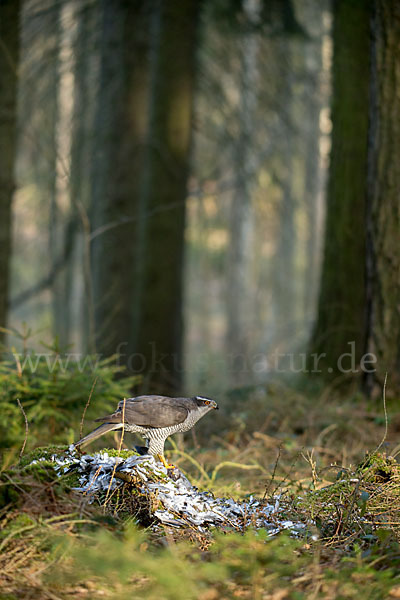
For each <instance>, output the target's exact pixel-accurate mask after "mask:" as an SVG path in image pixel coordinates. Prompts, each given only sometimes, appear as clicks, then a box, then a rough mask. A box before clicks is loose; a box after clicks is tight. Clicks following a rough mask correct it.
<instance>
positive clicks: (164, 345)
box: [136, 0, 200, 393]
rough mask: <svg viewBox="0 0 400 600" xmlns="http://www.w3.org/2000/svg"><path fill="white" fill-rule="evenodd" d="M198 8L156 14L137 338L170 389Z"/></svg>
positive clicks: (161, 9)
mask: <svg viewBox="0 0 400 600" xmlns="http://www.w3.org/2000/svg"><path fill="white" fill-rule="evenodd" d="M199 8H200V0H160V1H159V2H157V11H156V12H155V18H154V22H153V42H154V47H153V51H152V82H151V109H150V111H151V115H150V127H149V136H148V154H147V157H146V160H147V165H146V173H145V181H144V186H143V206H142V211H141V215H142V218H141V226H142V227H145V235H144V237H143V245H142V248H141V250H140V255H139V256H140V257H141V258H140V260H141V262H142V271H141V273H140V278H139V294H140V296H139V300H140V305H139V319H137V321H136V323H137V336H136V339H137V350H138V352H140V360H141V362H142V367H145V368H146V370H147V373H148V378H149V381H150V382H151V383H150V385H151V386H152V387H153V388H154V389H155V388H156V387H157V386H162V388H161V389H162V390H164V391H168V390H169V391H170V392H171V393H173V392H174V390H175V391H177V390H179V388H180V384H181V380H182V295H183V294H182V292H183V253H184V230H185V210H186V206H185V205H186V193H187V178H188V171H189V154H190V147H191V133H192V107H193V92H194V75H195V54H196V41H197V40H196V31H197V25H198V18H199Z"/></svg>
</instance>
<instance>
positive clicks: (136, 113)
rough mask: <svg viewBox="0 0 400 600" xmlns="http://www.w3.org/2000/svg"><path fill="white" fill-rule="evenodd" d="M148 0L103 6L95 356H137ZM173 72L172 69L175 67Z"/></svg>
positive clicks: (95, 184)
mask: <svg viewBox="0 0 400 600" xmlns="http://www.w3.org/2000/svg"><path fill="white" fill-rule="evenodd" d="M151 7H152V3H151V2H150V3H149V2H146V0H134V1H132V2H125V1H124V0H118V1H115V2H108V1H106V0H103V2H102V4H101V10H102V25H101V39H100V45H101V57H100V84H99V90H98V101H97V109H96V118H95V132H96V133H95V135H96V137H95V140H94V143H95V150H94V159H93V161H92V168H91V189H90V194H91V198H92V209H91V224H92V238H93V242H92V275H93V293H94V305H95V318H96V346H97V350H98V352H100V353H101V354H104V355H106V356H110V355H112V354H114V353H116V352H120V353H122V354H124V356H123V357H121V360H122V362H125V363H126V364H128V363H129V356H130V355H132V354H133V352H134V345H133V336H132V326H133V314H132V313H133V307H134V305H135V294H136V280H135V269H136V267H135V265H136V254H137V240H138V223H137V214H138V210H139V208H138V205H139V200H138V198H139V194H140V188H141V176H142V172H143V169H144V165H143V154H144V153H143V145H144V143H145V136H146V133H147V120H148V116H147V103H148V102H147V94H148V44H149V13H150V12H151ZM173 68H175V66H173Z"/></svg>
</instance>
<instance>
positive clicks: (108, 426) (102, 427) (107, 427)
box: [74, 423, 122, 447]
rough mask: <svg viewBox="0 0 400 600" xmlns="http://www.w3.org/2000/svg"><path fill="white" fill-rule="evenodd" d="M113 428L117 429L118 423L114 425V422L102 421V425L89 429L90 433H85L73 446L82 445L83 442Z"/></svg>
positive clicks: (85, 442)
mask: <svg viewBox="0 0 400 600" xmlns="http://www.w3.org/2000/svg"><path fill="white" fill-rule="evenodd" d="M121 426H122V424H121ZM113 429H119V427H118V425H116V424H115V423H103V425H100V426H99V427H96V429H94V430H93V431H91V432H90V433H88V434H87V435H85V437H83V438H82V439H81V440H79V441H78V442H75V444H74V446H75V447H77V446H83V445H84V444H87V443H88V442H91V441H92V440H96V439H97V438H98V437H100V436H101V435H103V434H104V433H108V432H109V431H113Z"/></svg>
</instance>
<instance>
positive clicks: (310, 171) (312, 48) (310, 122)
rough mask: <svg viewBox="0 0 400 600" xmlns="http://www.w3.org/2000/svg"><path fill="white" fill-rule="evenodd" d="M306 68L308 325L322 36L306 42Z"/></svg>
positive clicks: (314, 277) (316, 226) (316, 238)
mask: <svg viewBox="0 0 400 600" xmlns="http://www.w3.org/2000/svg"><path fill="white" fill-rule="evenodd" d="M305 60H306V67H307V68H308V70H309V73H310V84H309V86H307V88H306V93H307V97H306V98H305V102H304V104H305V110H306V112H305V115H304V142H305V145H304V171H305V173H304V197H305V204H306V217H307V239H306V261H305V264H306V269H305V273H304V315H305V318H306V322H307V324H308V323H311V321H312V318H313V316H314V315H315V308H316V302H317V296H318V279H319V269H320V265H319V255H320V238H321V232H320V230H321V224H320V218H319V215H320V212H321V210H320V203H321V194H322V179H323V175H322V168H321V158H320V148H319V145H320V140H321V132H320V124H319V119H320V113H321V108H322V93H321V83H320V74H321V70H322V34H321V35H319V36H318V37H317V39H315V40H313V41H308V42H306V43H305Z"/></svg>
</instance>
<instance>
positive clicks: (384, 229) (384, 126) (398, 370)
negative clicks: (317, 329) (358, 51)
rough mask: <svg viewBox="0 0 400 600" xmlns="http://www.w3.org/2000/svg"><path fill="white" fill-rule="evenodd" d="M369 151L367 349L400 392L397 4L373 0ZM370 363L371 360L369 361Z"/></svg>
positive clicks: (376, 378)
mask: <svg viewBox="0 0 400 600" xmlns="http://www.w3.org/2000/svg"><path fill="white" fill-rule="evenodd" d="M371 33H372V51H371V85H370V130H369V152H368V170H369V172H368V204H367V212H368V236H367V242H368V243H367V276H368V286H367V289H368V323H367V335H368V338H367V345H366V349H367V351H368V352H372V353H374V354H375V356H376V359H377V364H376V365H375V366H376V372H375V373H370V374H366V378H365V383H366V387H367V390H368V391H369V392H370V391H371V390H372V388H373V386H374V383H375V382H378V383H379V384H380V387H381V386H382V385H383V382H384V379H385V373H387V374H388V391H391V392H394V393H396V394H397V395H398V394H399V393H400V244H399V239H400V196H399V193H400V91H399V90H400V54H399V47H400V5H399V3H398V2H397V1H396V0H375V2H374V14H373V19H372V27H371ZM372 366H373V365H370V367H372Z"/></svg>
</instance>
